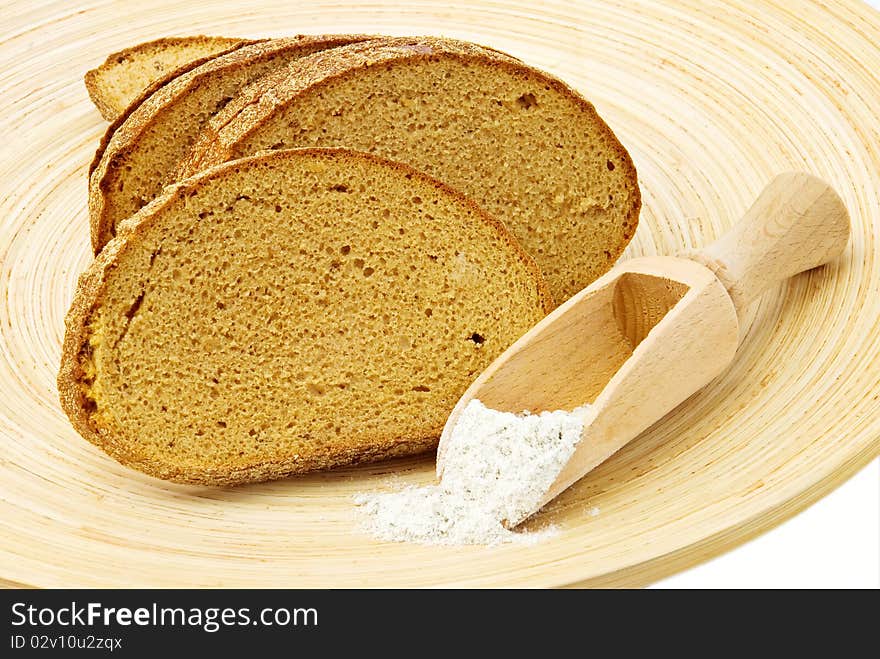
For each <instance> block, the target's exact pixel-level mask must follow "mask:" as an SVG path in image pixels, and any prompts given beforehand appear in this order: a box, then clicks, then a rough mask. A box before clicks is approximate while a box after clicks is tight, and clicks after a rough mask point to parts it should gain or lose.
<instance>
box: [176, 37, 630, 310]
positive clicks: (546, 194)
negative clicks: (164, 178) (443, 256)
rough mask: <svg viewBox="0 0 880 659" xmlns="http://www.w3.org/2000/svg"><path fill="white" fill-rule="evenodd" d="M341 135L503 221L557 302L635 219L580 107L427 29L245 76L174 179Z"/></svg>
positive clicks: (612, 160) (546, 78)
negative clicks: (250, 78)
mask: <svg viewBox="0 0 880 659" xmlns="http://www.w3.org/2000/svg"><path fill="white" fill-rule="evenodd" d="M309 146H347V147H350V148H354V149H359V150H362V151H369V152H371V153H376V154H379V155H382V156H384V157H387V158H392V159H394V160H399V161H401V162H406V163H409V164H410V165H412V166H414V167H416V168H417V169H419V170H421V171H424V172H426V173H428V174H430V175H432V176H435V177H437V178H438V179H440V180H442V181H444V182H446V183H448V184H450V185H451V186H453V187H454V188H456V189H458V190H460V191H462V192H464V193H465V194H466V195H468V196H470V197H471V198H472V199H473V200H475V201H476V202H477V203H478V204H480V205H481V206H482V207H483V208H484V209H485V210H486V211H488V212H489V213H490V214H491V215H494V216H495V217H497V218H500V219H503V221H504V222H505V223H506V224H507V226H508V228H509V229H510V230H511V232H512V233H513V234H514V235H515V236H516V237H517V238H518V239H519V241H520V243H521V244H522V245H523V247H524V248H525V250H526V251H527V252H528V253H529V254H531V255H532V256H533V257H534V258H535V260H536V261H537V262H538V265H539V266H540V267H541V269H542V271H543V272H544V275H545V277H546V278H547V281H548V284H549V286H550V289H551V291H552V293H553V295H554V297H555V298H556V299H557V300H558V301H560V302H561V301H562V300H564V299H566V298H567V297H569V296H570V295H572V294H574V293H575V292H577V291H578V290H580V289H581V288H583V287H584V286H586V285H587V284H589V283H590V282H592V281H593V280H594V279H595V278H596V277H598V276H599V275H601V274H602V273H604V272H605V271H606V270H608V269H609V268H610V267H611V265H612V264H613V263H614V261H615V260H616V259H617V258H618V256H619V255H620V253H621V252H622V251H623V249H624V247H625V246H626V245H627V243H628V242H629V240H630V238H631V237H632V235H633V233H634V232H635V230H636V224H637V222H638V214H639V208H640V203H641V202H640V195H639V187H638V182H637V179H636V170H635V168H634V166H633V163H632V160H631V159H630V157H629V155H628V153H627V151H626V150H625V149H624V147H623V146H622V145H621V143H620V142H619V141H618V140H617V138H616V137H615V135H614V133H612V131H611V129H610V128H609V127H608V126H607V125H606V124H605V123H604V122H603V121H602V119H601V118H600V117H599V116H598V114H597V113H596V111H595V109H594V108H593V106H592V105H591V104H590V103H588V102H587V101H586V100H584V98H583V97H582V96H581V95H580V94H578V93H577V92H575V91H574V90H572V89H571V88H569V87H568V86H566V85H565V84H564V83H563V82H561V81H560V80H558V79H556V78H554V77H552V76H550V75H548V74H546V73H543V72H541V71H539V70H536V69H534V68H531V67H528V66H526V65H524V64H523V63H522V62H520V61H518V60H515V59H513V58H510V57H508V56H506V55H504V54H502V53H499V52H497V51H493V50H489V49H485V48H481V47H478V46H475V45H473V44H468V43H463V42H457V41H453V40H448V39H437V38H417V39H413V38H393V39H384V40H379V39H377V40H373V41H369V42H365V43H358V44H353V45H349V46H345V47H342V48H337V49H333V50H330V51H325V52H321V53H316V54H314V55H311V56H309V57H307V58H303V59H300V60H298V61H297V62H295V63H293V64H292V65H291V66H289V67H287V68H285V69H284V70H279V71H278V72H277V73H276V74H273V75H270V76H267V77H266V78H264V79H263V80H261V81H258V82H257V83H255V84H253V85H251V86H250V87H249V88H248V89H247V90H245V91H244V92H242V93H241V94H240V95H239V96H238V97H236V98H235V99H233V100H232V101H231V102H230V103H229V104H228V105H227V106H226V107H225V108H224V109H223V110H222V111H221V112H220V113H218V115H217V116H216V117H214V119H212V120H211V121H210V122H209V123H208V124H207V125H206V126H205V129H204V131H203V133H202V135H201V136H200V137H199V139H198V140H197V141H196V143H195V144H194V146H193V149H192V151H191V152H190V155H189V156H188V158H187V159H186V160H185V161H184V163H183V165H182V167H181V169H180V170H179V176H181V177H182V176H187V175H190V174H192V173H194V172H196V171H199V170H200V169H202V168H204V167H207V166H211V165H214V164H217V163H219V162H223V161H225V160H230V159H234V158H239V157H242V156H245V155H248V154H251V153H255V152H258V151H261V150H263V149H275V148H290V147H309Z"/></svg>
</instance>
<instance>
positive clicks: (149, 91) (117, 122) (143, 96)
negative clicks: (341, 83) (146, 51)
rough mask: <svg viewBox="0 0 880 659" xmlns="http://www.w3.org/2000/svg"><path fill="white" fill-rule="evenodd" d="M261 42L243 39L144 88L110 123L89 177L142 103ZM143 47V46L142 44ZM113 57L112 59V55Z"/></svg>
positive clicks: (169, 73) (259, 40) (102, 138)
mask: <svg viewBox="0 0 880 659" xmlns="http://www.w3.org/2000/svg"><path fill="white" fill-rule="evenodd" d="M186 38H191V39H197V38H199V37H186ZM208 38H211V37H208ZM160 41H161V39H160ZM261 41H266V39H242V40H241V41H238V42H236V43H235V44H234V45H232V46H230V47H229V48H227V49H225V50H221V51H220V52H217V53H214V54H213V55H206V56H205V57H199V58H197V59H194V60H191V61H189V62H187V63H186V64H182V65H181V66H179V67H178V68H176V69H174V70H173V71H169V72H168V73H167V74H165V75H164V76H162V77H161V78H158V79H157V80H156V81H155V82H153V83H152V84H150V85H149V86H148V87H146V88H144V90H143V91H142V92H141V93H140V94H138V96H137V97H136V98H135V99H134V100H132V102H131V103H129V104H128V107H126V108H125V109H124V110H122V111H121V112H120V113H119V114H117V115H116V116H115V117H114V118H113V120H112V121H111V122H110V125H109V126H107V130H105V131H104V135H103V136H102V137H101V143H100V144H98V148H97V150H96V151H95V157H94V158H92V162H91V163H90V164H89V176H91V175H92V172H94V171H95V168H97V166H98V163H99V162H101V157H102V156H103V155H104V151H105V150H106V149H107V144H109V143H110V138H112V137H113V133H115V132H116V129H117V128H119V127H120V126H121V125H122V124H123V123H124V122H125V120H126V119H128V118H129V117H130V116H131V113H132V112H134V111H135V110H136V109H137V108H138V106H139V105H140V104H141V103H143V102H144V101H145V100H147V99H148V98H149V97H150V96H152V95H153V94H154V93H155V92H156V91H158V90H159V88H160V87H164V86H165V85H167V84H168V83H169V82H171V81H172V80H174V79H175V78H177V77H178V76H182V75H183V74H184V73H186V72H188V71H192V70H193V69H194V68H196V67H197V66H201V65H202V64H205V63H206V62H210V61H211V60H212V59H215V58H217V57H222V56H223V55H226V54H227V53H231V52H232V51H233V50H238V49H239V48H242V47H244V46H250V45H251V44H255V43H260V42H261ZM151 43H152V42H151ZM141 45H143V44H141ZM111 57H112V55H111ZM89 73H91V71H89ZM86 76H88V73H87V74H86ZM88 86H89V83H88V81H86V87H88ZM89 95H90V96H91V91H90V92H89ZM92 100H93V101H94V97H93V98H92ZM96 105H97V103H96ZM104 118H105V119H107V117H106V116H104Z"/></svg>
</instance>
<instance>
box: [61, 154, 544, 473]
mask: <svg viewBox="0 0 880 659" xmlns="http://www.w3.org/2000/svg"><path fill="white" fill-rule="evenodd" d="M551 308H552V303H551V301H550V297H549V293H548V291H547V289H546V286H545V284H544V282H543V279H542V277H541V275H540V272H539V270H538V268H537V266H536V265H535V263H534V261H533V260H532V259H531V258H529V257H528V256H527V255H526V254H525V253H524V252H523V251H522V249H521V248H520V247H519V245H518V244H517V242H516V240H515V239H514V238H513V237H512V236H511V235H510V234H509V233H508V232H507V231H506V229H505V228H504V226H503V225H502V224H501V223H500V222H498V221H497V220H495V219H493V218H491V217H490V216H488V215H486V214H485V213H484V212H483V211H482V210H480V209H479V208H478V207H477V206H476V205H475V204H474V203H473V202H472V201H470V200H469V199H467V198H466V197H464V196H463V195H461V194H460V193H458V192H456V191H454V190H453V189H452V188H449V187H448V186H446V185H445V184H443V183H441V182H438V181H436V180H434V179H432V178H430V177H428V176H427V175H425V174H422V173H420V172H418V171H417V170H414V169H412V168H410V167H408V166H406V165H403V164H398V163H394V162H390V161H386V160H382V159H380V158H377V157H375V156H371V155H368V154H364V153H358V152H354V151H348V150H344V149H293V150H279V151H272V152H267V153H265V154H260V155H257V156H252V157H249V158H245V159H241V160H236V161H233V162H230V163H227V164H225V165H220V166H218V167H215V168H212V169H209V170H207V171H205V172H203V173H201V174H199V175H197V176H196V177H194V178H191V179H188V180H186V181H183V182H182V183H179V184H177V185H173V186H170V187H169V188H167V189H166V191H165V192H164V193H163V194H162V195H161V196H160V197H159V198H157V199H156V200H154V201H153V202H152V203H151V204H149V205H148V206H147V207H145V208H143V209H142V210H141V211H140V212H139V213H137V214H136V215H135V216H133V217H132V218H130V219H129V220H127V221H126V222H124V223H123V224H122V226H121V227H120V232H119V235H118V236H117V237H116V238H115V239H114V240H112V241H111V242H110V243H108V245H107V246H106V247H105V248H104V250H103V251H102V252H101V253H100V254H99V255H98V257H97V258H96V260H95V261H94V262H93V264H92V265H91V267H90V268H89V269H88V271H87V272H86V273H85V274H84V275H83V276H82V277H81V278H80V282H79V287H78V289H77V292H76V295H75V298H74V301H73V304H72V307H71V310H70V312H69V313H68V316H67V321H66V322H67V331H66V335H65V339H64V348H63V358H62V365H61V370H60V373H59V376H58V388H59V392H60V396H61V402H62V405H63V408H64V410H65V411H66V413H67V414H68V415H69V416H70V419H71V421H72V422H73V425H74V426H75V428H76V429H77V430H78V431H79V432H80V433H81V434H82V435H83V437H85V438H86V439H88V440H89V441H91V442H93V443H94V444H96V445H97V446H99V447H101V448H102V449H104V450H105V451H106V452H107V453H109V454H110V455H112V456H113V457H114V458H116V459H118V460H119V461H120V462H122V463H124V464H127V465H130V466H132V467H136V468H138V469H140V470H142V471H144V472H147V473H149V474H152V475H154V476H158V477H160V478H165V479H170V480H175V481H180V482H189V483H205V484H234V483H243V482H248V481H259V480H266V479H271V478H278V477H281V476H285V475H287V474H293V473H300V472H306V471H311V470H316V469H324V468H328V467H333V466H336V465H345V464H352V463H357V462H363V461H373V460H379V459H382V458H387V457H390V456H398V455H406V454H412V453H417V452H420V451H425V450H428V449H430V448H432V447H434V446H435V444H436V441H437V438H438V436H439V433H440V431H441V429H442V427H443V424H444V422H445V421H446V418H447V415H448V414H449V412H450V411H451V409H452V407H453V405H454V404H455V402H456V401H457V400H458V398H459V397H460V395H461V394H462V393H463V392H464V390H465V388H466V387H467V386H468V384H469V383H470V382H471V381H472V380H473V379H474V377H476V375H477V374H479V373H480V372H481V371H482V370H483V369H484V368H485V367H486V366H487V365H488V364H489V363H490V362H491V361H492V360H493V359H494V358H495V357H496V356H498V354H499V353H500V352H501V351H502V350H504V349H505V348H506V347H507V346H509V345H510V344H511V343H512V342H513V341H514V340H516V339H517V338H518V337H519V336H520V335H521V334H523V333H524V332H525V331H526V330H527V329H528V328H529V327H531V326H532V325H533V324H534V323H536V322H537V321H538V320H540V319H541V318H542V317H543V316H544V315H545V314H546V313H547V312H548V311H549V310H550V309H551Z"/></svg>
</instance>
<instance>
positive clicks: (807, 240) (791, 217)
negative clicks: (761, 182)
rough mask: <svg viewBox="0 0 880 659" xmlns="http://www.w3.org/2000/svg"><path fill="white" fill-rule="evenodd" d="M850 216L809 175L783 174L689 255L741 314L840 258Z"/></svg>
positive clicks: (829, 191)
mask: <svg viewBox="0 0 880 659" xmlns="http://www.w3.org/2000/svg"><path fill="white" fill-rule="evenodd" d="M849 232H850V226H849V214H848V213H847V211H846V207H845V206H844V205H843V201H842V200H841V199H840V197H839V196H838V195H837V193H836V192H835V191H834V189H833V188H832V187H831V186H830V185H828V184H827V183H825V182H824V181H822V180H821V179H818V178H816V177H815V176H811V175H810V174H806V173H803V172H787V173H785V174H780V175H779V176H777V177H776V178H775V179H773V180H772V181H771V182H770V184H769V185H768V186H767V187H766V188H764V190H763V192H761V194H760V196H759V197H758V199H757V200H756V201H755V203H754V204H752V207H751V208H749V210H748V211H747V212H746V214H745V215H744V216H743V218H742V220H740V221H739V222H738V223H737V224H736V225H735V226H734V227H733V228H731V229H730V230H729V231H727V233H725V234H724V235H723V236H721V237H720V238H719V239H718V240H716V241H715V242H713V243H712V244H711V245H709V246H708V247H705V248H703V249H702V250H699V251H697V252H691V253H689V254H686V256H688V257H689V258H692V259H694V260H696V261H699V262H700V263H702V264H703V265H705V266H707V267H708V268H709V269H711V270H712V271H713V272H714V273H715V275H716V276H717V277H718V279H720V280H721V283H723V284H724V286H725V288H727V292H728V293H729V294H730V297H731V299H732V300H733V304H734V306H735V307H736V312H737V314H738V315H740V316H742V314H743V312H744V311H745V310H746V308H747V307H748V306H749V304H750V303H751V302H752V301H753V300H754V299H755V298H756V297H758V295H760V294H761V293H762V292H763V291H765V290H766V289H768V288H770V287H771V286H773V285H774V284H778V283H780V282H781V281H783V280H784V279H787V278H789V277H791V276H793V275H796V274H797V273H799V272H803V271H804V270H809V269H810V268H815V267H816V266H819V265H822V264H823V263H827V262H828V261H830V260H832V259H834V258H835V257H837V256H839V255H840V254H841V253H842V252H843V250H844V248H845V247H846V244H847V241H848V240H849Z"/></svg>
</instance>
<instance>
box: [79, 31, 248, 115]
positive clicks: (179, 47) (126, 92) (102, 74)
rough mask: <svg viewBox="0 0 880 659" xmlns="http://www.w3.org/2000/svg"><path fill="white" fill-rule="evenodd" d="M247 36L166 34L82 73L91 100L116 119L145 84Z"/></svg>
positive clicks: (222, 50)
mask: <svg viewBox="0 0 880 659" xmlns="http://www.w3.org/2000/svg"><path fill="white" fill-rule="evenodd" d="M245 43H248V40H247V39H236V38H232V37H206V36H196V37H165V38H163V39H156V40H154V41H147V42H145V43H139V44H137V45H136V46H132V47H131V48H126V49H125V50H120V51H119V52H117V53H112V54H110V55H108V56H107V59H106V60H104V63H103V64H101V66H99V67H97V68H95V69H92V70H91V71H88V72H87V73H86V75H85V83H86V89H87V90H88V92H89V97H90V98H91V99H92V103H94V104H95V106H96V107H97V108H98V111H99V112H100V113H101V116H102V117H104V118H105V119H106V120H107V121H112V120H113V119H115V118H116V117H117V116H118V115H119V113H120V112H122V111H123V110H124V109H125V108H126V107H128V106H129V104H130V103H131V102H132V101H134V100H135V99H136V98H137V97H138V96H139V95H140V94H141V92H143V90H145V89H146V88H147V87H149V86H151V85H152V84H154V83H155V82H156V81H158V80H160V79H162V78H165V77H166V76H167V75H168V74H170V73H175V72H176V73H181V72H182V70H183V68H182V67H187V66H189V67H191V66H192V65H193V63H194V62H197V61H203V60H204V59H205V58H208V57H215V56H217V55H221V54H223V53H225V52H228V51H230V50H233V49H235V48H237V47H239V46H241V45H243V44H245Z"/></svg>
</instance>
